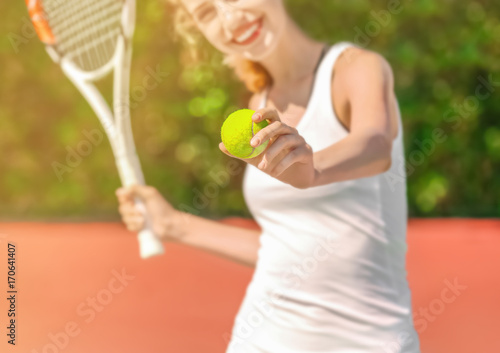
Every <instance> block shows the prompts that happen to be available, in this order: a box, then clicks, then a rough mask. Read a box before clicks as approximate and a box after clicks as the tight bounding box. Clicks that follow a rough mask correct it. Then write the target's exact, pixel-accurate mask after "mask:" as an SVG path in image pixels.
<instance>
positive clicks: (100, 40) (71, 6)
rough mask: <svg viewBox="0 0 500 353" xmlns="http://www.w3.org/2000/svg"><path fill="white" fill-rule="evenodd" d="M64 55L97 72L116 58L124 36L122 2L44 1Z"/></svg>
mask: <svg viewBox="0 0 500 353" xmlns="http://www.w3.org/2000/svg"><path fill="white" fill-rule="evenodd" d="M43 7H44V10H45V14H46V17H47V20H48V22H49V24H50V26H51V28H52V31H53V33H54V36H55V38H56V41H57V44H56V48H57V50H58V51H59V52H60V53H61V55H63V56H66V57H68V58H70V59H71V60H72V61H73V62H74V63H75V64H76V65H78V66H79V68H80V69H82V70H84V71H94V70H96V69H99V68H101V67H103V66H104V65H106V64H107V63H108V62H109V61H110V60H111V59H112V57H113V55H114V53H115V48H116V44H117V39H118V36H119V35H120V33H121V14H122V7H123V0H43Z"/></svg>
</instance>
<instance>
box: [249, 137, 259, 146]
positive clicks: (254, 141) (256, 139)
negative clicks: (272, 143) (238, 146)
mask: <svg viewBox="0 0 500 353" xmlns="http://www.w3.org/2000/svg"><path fill="white" fill-rule="evenodd" d="M250 145H251V146H252V147H257V146H258V145H260V139H259V138H258V137H254V138H253V139H252V141H250Z"/></svg>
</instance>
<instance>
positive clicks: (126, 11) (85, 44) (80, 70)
mask: <svg viewBox="0 0 500 353" xmlns="http://www.w3.org/2000/svg"><path fill="white" fill-rule="evenodd" d="M26 5H27V6H28V12H29V15H30V17H31V20H32V22H33V25H34V27H35V30H36V32H37V34H38V36H39V38H40V40H41V41H42V42H43V43H44V44H45V45H46V49H47V52H48V53H49V55H50V56H51V58H52V59H53V60H54V61H55V62H56V63H58V64H59V65H60V66H61V68H62V70H63V72H64V73H65V75H66V76H67V77H68V78H69V79H70V80H71V82H73V84H74V85H75V86H76V87H77V88H78V90H79V91H80V92H81V94H82V95H83V96H84V97H85V98H86V99H87V101H88V103H89V104H90V106H91V107H92V108H93V110H94V111H95V113H96V115H97V116H98V118H99V120H100V121H101V124H102V126H103V127H104V130H105V131H106V134H107V136H108V139H109V141H110V144H111V148H112V150H113V154H114V157H115V161H116V165H117V167H118V172H119V174H120V179H121V181H122V184H123V185H124V186H129V185H133V184H144V176H143V173H142V170H141V166H140V163H139V159H138V157H137V154H136V151H135V145H134V139H133V136H132V128H131V124H130V101H129V90H130V64H131V58H132V45H131V39H132V36H133V32H134V26H135V0H26ZM111 71H114V81H113V110H111V109H110V107H109V106H108V104H107V103H106V100H105V99H104V97H103V95H102V94H101V93H100V92H99V90H98V89H97V87H96V86H95V85H94V82H96V81H98V80H100V79H102V78H103V77H105V76H107V75H108V74H109V73H110V72H111ZM135 203H136V207H137V208H138V209H139V210H141V212H144V214H145V216H146V224H145V228H144V229H143V230H142V231H141V232H139V234H138V239H139V248H140V255H141V257H142V258H148V257H150V256H154V255H159V254H162V253H163V252H164V249H163V245H162V243H161V241H160V240H159V239H158V238H157V237H156V236H155V234H154V233H153V232H152V230H151V226H150V222H149V221H148V220H147V215H146V213H145V207H144V205H143V203H142V202H141V201H140V200H135Z"/></svg>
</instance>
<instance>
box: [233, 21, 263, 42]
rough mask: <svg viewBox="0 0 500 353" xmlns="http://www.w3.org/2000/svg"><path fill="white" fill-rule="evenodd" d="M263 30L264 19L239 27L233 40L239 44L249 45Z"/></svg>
mask: <svg viewBox="0 0 500 353" xmlns="http://www.w3.org/2000/svg"><path fill="white" fill-rule="evenodd" d="M261 30H262V19H259V20H257V21H254V22H251V23H248V24H246V25H243V26H241V27H239V28H238V29H237V30H236V31H235V33H234V35H233V42H234V43H236V44H238V45H248V44H250V43H252V42H253V41H255V40H256V39H257V37H259V35H260V32H261Z"/></svg>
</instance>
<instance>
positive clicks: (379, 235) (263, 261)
mask: <svg viewBox="0 0 500 353" xmlns="http://www.w3.org/2000/svg"><path fill="white" fill-rule="evenodd" d="M174 3H175V6H177V8H178V10H179V11H180V15H179V16H178V18H180V19H182V21H186V20H189V21H192V22H193V23H194V24H196V27H197V28H198V29H199V30H200V31H201V32H202V33H203V34H204V35H205V36H206V38H207V39H208V40H209V41H210V43H212V44H213V46H214V47H215V48H217V49H218V50H220V51H221V52H223V53H224V54H226V55H227V57H228V58H229V60H230V62H232V63H233V65H234V67H235V70H236V72H237V73H238V74H239V76H240V77H241V78H242V80H243V81H244V83H245V84H246V85H247V87H248V88H249V89H250V90H252V91H253V92H254V95H253V97H252V99H251V100H250V102H249V108H250V109H253V110H256V111H257V112H256V114H255V115H254V116H253V120H254V121H255V122H257V121H261V120H264V119H267V120H268V121H269V122H270V123H271V124H270V125H269V126H268V127H267V128H265V129H263V130H262V131H260V132H259V133H258V134H257V135H256V136H255V137H254V138H253V140H252V145H253V146H258V145H260V144H262V143H263V142H265V141H267V140H270V141H271V144H270V146H269V147H268V148H267V150H266V151H265V152H264V153H263V154H262V155H261V156H259V157H256V158H254V159H251V160H246V162H247V163H248V164H249V166H248V167H247V168H246V172H245V178H244V194H245V198H246V201H247V203H248V206H249V208H250V211H251V212H252V214H253V216H254V217H255V219H256V220H257V222H258V223H259V225H260V226H261V228H262V231H261V232H259V231H253V230H245V229H240V228H236V227H232V226H228V225H223V224H220V223H217V222H214V221H211V220H206V219H203V218H200V217H197V216H194V215H186V214H184V213H182V212H180V211H177V210H175V209H174V208H173V207H172V206H171V205H170V204H169V203H168V202H167V201H166V200H165V199H164V198H163V197H162V196H161V195H160V194H159V193H158V191H157V190H156V189H154V188H152V187H148V186H144V187H141V186H136V187H131V188H128V189H120V190H118V192H117V194H118V198H119V202H120V213H121V215H122V218H123V221H124V222H125V224H126V225H127V227H128V228H129V229H130V230H132V231H138V230H139V229H141V227H142V225H143V223H144V218H143V216H142V215H141V214H140V213H139V212H137V210H136V209H135V208H134V206H133V199H134V197H140V198H142V199H143V200H144V202H145V204H146V207H147V210H148V213H149V215H150V217H151V220H152V224H153V228H154V230H155V231H156V233H157V234H158V235H159V236H160V237H162V238H163V239H164V240H166V241H177V242H181V243H184V244H188V245H191V246H195V247H197V248H201V249H205V250H207V251H210V252H214V253H216V254H219V255H221V256H225V257H228V258H231V259H233V260H235V261H238V262H241V263H245V264H248V265H250V266H255V273H254V276H253V279H252V281H251V283H250V285H249V287H248V289H247V292H246V297H245V299H244V301H243V303H242V305H241V308H240V311H239V313H238V316H237V318H236V320H235V325H234V328H233V334H232V338H231V342H230V344H229V348H228V352H231V353H233V352H234V353H240V352H259V353H264V352H266V353H287V352H325V353H326V352H329V353H334V352H338V353H341V352H342V353H354V352H357V353H360V352H370V353H373V352H388V353H415V352H419V343H418V337H417V335H416V332H415V330H414V327H413V322H412V311H411V302H410V290H409V288H408V283H407V280H406V271H405V253H406V223H407V209H406V185H405V175H404V172H403V171H401V170H400V168H398V166H401V165H404V154H403V133H402V130H401V119H400V116H399V110H398V106H397V102H396V98H395V96H394V93H393V77H392V72H391V68H390V66H389V65H388V64H387V62H386V61H385V60H384V59H383V58H382V57H381V56H380V55H378V54H376V53H373V52H370V51H367V50H364V49H361V48H358V47H355V46H354V45H352V44H350V43H347V42H346V43H338V44H335V45H333V46H330V47H329V46H327V45H325V43H320V42H318V41H315V40H313V39H312V38H309V37H308V36H306V35H305V34H304V33H303V32H302V31H301V30H300V29H299V28H298V26H297V25H296V24H295V23H294V22H293V20H292V19H291V18H290V17H289V15H288V14H287V12H286V10H285V7H284V3H283V0H239V1H238V0H232V1H229V0H225V1H223V0H177V1H174ZM220 148H221V150H222V151H223V152H224V153H226V154H228V153H227V150H226V149H225V148H224V146H223V145H222V144H221V145H220Z"/></svg>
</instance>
